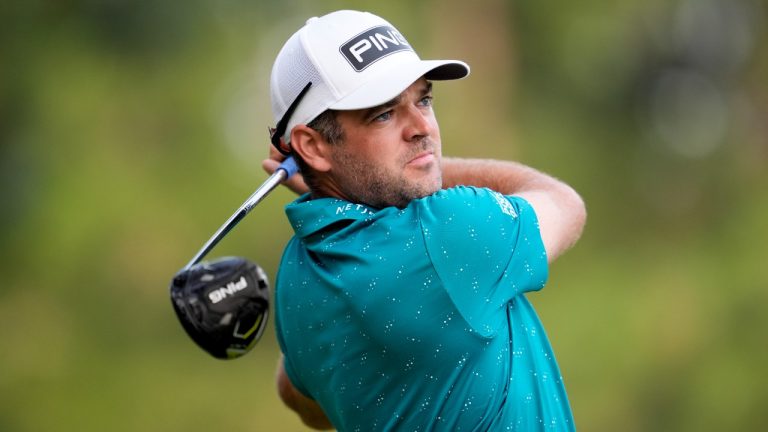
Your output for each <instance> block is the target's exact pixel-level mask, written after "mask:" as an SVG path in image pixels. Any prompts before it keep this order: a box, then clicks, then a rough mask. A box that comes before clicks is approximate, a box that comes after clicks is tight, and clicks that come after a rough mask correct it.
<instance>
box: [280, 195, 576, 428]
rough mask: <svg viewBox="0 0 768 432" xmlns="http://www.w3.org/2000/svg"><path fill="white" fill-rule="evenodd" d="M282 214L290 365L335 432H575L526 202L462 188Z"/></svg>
mask: <svg viewBox="0 0 768 432" xmlns="http://www.w3.org/2000/svg"><path fill="white" fill-rule="evenodd" d="M286 213H287V215H288V219H289V220H290V222H291V225H292V226H293V228H294V230H295V236H294V237H293V238H292V239H291V240H290V242H289V243H288V245H287V246H286V249H285V252H284V254H283V257H282V260H281V263H280V269H279V272H278V276H277V281H276V290H275V315H276V318H275V321H276V329H277V336H278V341H279V343H280V347H281V349H282V351H283V353H284V354H285V370H286V373H287V375H288V377H289V379H290V380H291V382H292V383H293V385H294V386H295V387H296V388H297V389H298V390H299V391H300V392H302V393H303V394H304V395H306V396H308V397H309V398H312V399H314V400H315V401H317V403H318V404H319V405H320V406H321V407H322V408H323V410H324V412H325V413H326V415H327V416H328V418H329V420H330V421H331V422H332V423H333V425H334V426H335V427H336V428H337V429H338V430H339V431H377V430H404V431H485V430H489V431H506V430H519V431H532V430H573V429H574V424H573V417H572V415H571V410H570V406H569V403H568V398H567V396H566V392H565V388H564V386H563V381H562V377H561V376H560V371H559V368H558V366H557V362H556V361H555V357H554V355H553V353H552V349H551V347H550V344H549V341H548V340H547V336H546V334H545V332H544V328H543V327H542V325H541V322H540V321H539V319H538V317H537V316H536V313H535V311H534V309H533V307H532V306H531V304H530V303H529V302H528V300H527V299H526V297H525V294H526V293H529V292H532V291H537V290H540V289H541V288H542V287H543V286H544V283H545V281H546V279H547V271H548V270H547V259H546V253H545V251H544V246H543V244H542V241H541V235H540V233H539V228H538V222H537V219H536V214H535V213H534V211H533V208H532V207H531V206H530V204H528V202H527V201H525V200H524V199H522V198H519V197H514V196H504V195H501V194H499V193H497V192H494V191H491V190H489V189H482V188H474V187H456V188H452V189H446V190H441V191H439V192H437V193H435V194H433V195H430V196H428V197H425V198H421V199H417V200H414V201H412V202H411V203H410V204H409V205H408V206H407V207H405V208H403V209H398V208H395V207H388V208H383V209H374V208H371V207H367V206H365V205H362V204H355V203H350V202H347V201H343V200H339V199H332V198H322V199H309V197H308V196H306V195H305V196H302V197H300V198H299V199H298V200H296V201H295V202H293V203H291V204H289V205H288V206H287V207H286Z"/></svg>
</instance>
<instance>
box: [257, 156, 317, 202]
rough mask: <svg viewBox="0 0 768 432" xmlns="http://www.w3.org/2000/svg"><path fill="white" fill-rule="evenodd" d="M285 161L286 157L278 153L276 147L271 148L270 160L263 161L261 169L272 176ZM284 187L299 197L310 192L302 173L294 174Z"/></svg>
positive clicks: (285, 182)
mask: <svg viewBox="0 0 768 432" xmlns="http://www.w3.org/2000/svg"><path fill="white" fill-rule="evenodd" d="M285 159H286V156H284V155H282V154H281V153H280V152H279V151H277V149H276V148H275V147H274V146H269V158H268V159H264V160H263V161H261V167H262V168H263V169H264V171H266V172H267V174H269V175H272V173H274V172H275V170H277V167H279V166H280V164H281V163H282V162H283V161H284V160H285ZM283 185H284V186H285V187H287V188H288V189H290V190H292V191H293V192H294V193H296V194H297V195H302V194H305V193H307V192H309V188H308V187H307V184H306V183H304V177H302V175H301V173H296V174H294V175H293V176H292V177H291V178H289V179H288V180H286V181H284V182H283Z"/></svg>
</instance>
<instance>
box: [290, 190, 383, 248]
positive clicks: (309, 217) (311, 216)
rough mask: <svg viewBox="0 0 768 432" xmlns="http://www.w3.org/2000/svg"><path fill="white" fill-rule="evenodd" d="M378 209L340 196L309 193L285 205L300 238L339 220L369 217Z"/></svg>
mask: <svg viewBox="0 0 768 432" xmlns="http://www.w3.org/2000/svg"><path fill="white" fill-rule="evenodd" d="M376 211H377V210H376V209H374V208H373V207H369V206H367V205H365V204H355V203H351V202H349V201H345V200H341V199H338V198H315V199H312V197H311V196H310V195H309V194H304V195H302V196H300V197H299V198H298V199H297V200H296V201H294V202H292V203H290V204H288V205H287V206H286V207H285V213H286V215H287V216H288V220H289V221H290V222H291V226H293V230H294V231H295V232H296V235H297V236H298V237H300V238H305V237H307V236H309V235H312V234H314V233H316V232H318V231H320V230H322V229H323V228H325V227H327V226H329V225H331V224H334V223H337V222H339V221H343V220H361V219H368V218H370V217H372V216H373V215H374V214H375V213H376Z"/></svg>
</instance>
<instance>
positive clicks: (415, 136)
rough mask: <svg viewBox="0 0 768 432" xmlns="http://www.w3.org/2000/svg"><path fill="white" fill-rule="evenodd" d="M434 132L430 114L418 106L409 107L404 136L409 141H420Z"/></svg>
mask: <svg viewBox="0 0 768 432" xmlns="http://www.w3.org/2000/svg"><path fill="white" fill-rule="evenodd" d="M431 133H432V123H431V122H430V118H429V115H428V114H427V113H425V112H422V110H421V109H419V108H418V107H415V106H412V107H409V109H408V112H407V124H406V126H405V127H404V128H403V138H404V139H405V140H406V141H408V142H411V141H418V140H421V139H423V138H424V137H428V136H430V134H431Z"/></svg>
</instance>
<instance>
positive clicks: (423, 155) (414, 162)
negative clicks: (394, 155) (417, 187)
mask: <svg viewBox="0 0 768 432" xmlns="http://www.w3.org/2000/svg"><path fill="white" fill-rule="evenodd" d="M434 161H435V152H434V151H433V150H428V151H423V152H420V153H418V154H416V156H414V157H413V158H412V159H411V160H410V161H408V163H407V164H406V165H408V166H416V167H422V166H425V165H428V164H431V163H432V162H434Z"/></svg>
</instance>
